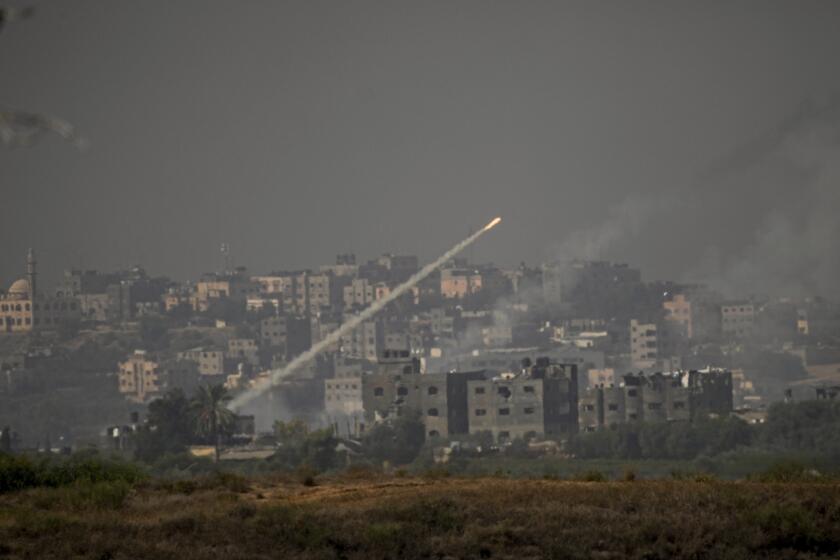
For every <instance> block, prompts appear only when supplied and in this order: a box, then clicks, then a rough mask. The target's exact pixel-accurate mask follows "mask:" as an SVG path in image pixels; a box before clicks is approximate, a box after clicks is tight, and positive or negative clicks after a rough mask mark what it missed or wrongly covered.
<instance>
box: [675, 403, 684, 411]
mask: <svg viewBox="0 0 840 560" xmlns="http://www.w3.org/2000/svg"><path fill="white" fill-rule="evenodd" d="M684 408H685V403H684V402H682V401H677V402H675V403H674V410H683V409H684Z"/></svg>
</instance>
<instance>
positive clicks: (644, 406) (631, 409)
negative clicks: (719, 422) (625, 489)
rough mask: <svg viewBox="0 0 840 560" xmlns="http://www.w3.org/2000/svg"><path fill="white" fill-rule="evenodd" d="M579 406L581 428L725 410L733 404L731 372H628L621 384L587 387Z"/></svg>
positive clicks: (673, 419) (679, 418)
mask: <svg viewBox="0 0 840 560" xmlns="http://www.w3.org/2000/svg"><path fill="white" fill-rule="evenodd" d="M578 407H579V411H580V430H581V431H595V430H598V429H601V428H604V427H614V426H616V425H617V424H621V423H625V422H636V421H644V422H664V421H668V422H676V421H688V420H691V419H692V418H694V417H696V416H698V415H704V414H717V415H722V414H728V413H730V412H731V411H732V408H733V406H732V374H731V373H730V372H729V371H727V370H717V369H707V370H699V371H698V370H691V371H678V372H674V373H654V374H651V375H644V374H627V375H625V376H624V383H623V384H621V385H618V386H616V385H611V386H603V385H598V386H595V387H590V388H588V389H586V390H585V391H584V392H583V394H581V397H580V401H579V404H578Z"/></svg>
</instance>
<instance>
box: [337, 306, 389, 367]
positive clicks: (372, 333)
mask: <svg viewBox="0 0 840 560" xmlns="http://www.w3.org/2000/svg"><path fill="white" fill-rule="evenodd" d="M350 317H351V316H348V317H347V318H345V321H346V320H348V319H349V318H350ZM381 341H382V328H381V324H380V323H378V322H376V321H365V322H364V323H362V324H361V325H359V326H358V327H356V328H355V329H353V330H352V331H351V332H350V333H349V334H348V335H347V336H344V337H342V338H341V353H342V354H343V355H344V356H347V357H349V358H361V359H365V360H369V361H371V362H375V361H376V359H377V356H378V355H379V347H380V345H381Z"/></svg>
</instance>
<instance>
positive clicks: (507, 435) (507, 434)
mask: <svg viewBox="0 0 840 560" xmlns="http://www.w3.org/2000/svg"><path fill="white" fill-rule="evenodd" d="M499 439H500V440H503V439H510V432H499Z"/></svg>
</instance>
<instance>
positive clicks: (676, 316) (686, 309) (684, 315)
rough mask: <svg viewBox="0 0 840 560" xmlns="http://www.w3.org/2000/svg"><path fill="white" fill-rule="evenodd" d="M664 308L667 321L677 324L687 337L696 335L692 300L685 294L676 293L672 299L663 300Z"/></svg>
mask: <svg viewBox="0 0 840 560" xmlns="http://www.w3.org/2000/svg"><path fill="white" fill-rule="evenodd" d="M662 308H663V309H664V310H665V320H666V321H668V322H670V323H672V324H674V325H677V326H678V327H679V329H680V331H681V332H682V334H683V335H684V336H685V337H686V338H692V337H693V336H694V329H693V321H692V316H691V302H690V301H689V300H688V298H686V297H685V295H684V294H674V296H673V297H672V298H671V299H670V300H667V301H664V302H662Z"/></svg>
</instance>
